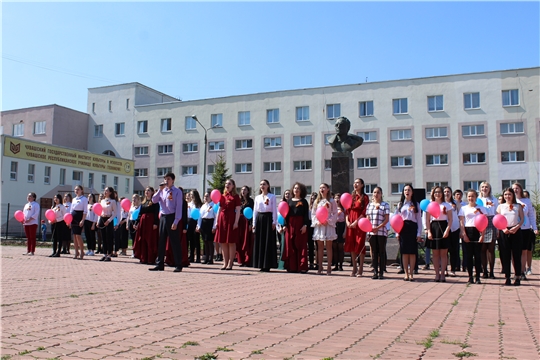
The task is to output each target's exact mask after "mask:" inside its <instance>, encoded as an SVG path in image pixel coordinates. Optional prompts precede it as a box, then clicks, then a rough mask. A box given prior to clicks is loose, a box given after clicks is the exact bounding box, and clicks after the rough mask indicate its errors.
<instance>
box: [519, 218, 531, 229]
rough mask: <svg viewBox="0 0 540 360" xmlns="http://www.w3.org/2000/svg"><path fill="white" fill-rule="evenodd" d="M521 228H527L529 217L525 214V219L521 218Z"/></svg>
mask: <svg viewBox="0 0 540 360" xmlns="http://www.w3.org/2000/svg"><path fill="white" fill-rule="evenodd" d="M521 227H522V228H523V229H529V228H530V226H529V218H528V217H526V216H525V219H524V220H523V225H521Z"/></svg>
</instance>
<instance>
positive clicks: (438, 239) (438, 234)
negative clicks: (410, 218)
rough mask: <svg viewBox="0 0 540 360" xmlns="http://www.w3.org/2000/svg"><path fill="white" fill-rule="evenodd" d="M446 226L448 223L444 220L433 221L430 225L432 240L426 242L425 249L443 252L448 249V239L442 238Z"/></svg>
mask: <svg viewBox="0 0 540 360" xmlns="http://www.w3.org/2000/svg"><path fill="white" fill-rule="evenodd" d="M447 226H448V221H446V220H433V221H432V222H431V224H430V229H431V237H432V238H433V239H432V240H430V239H427V240H426V247H427V248H428V249H433V250H444V249H448V246H449V244H450V237H447V238H443V235H444V231H445V230H446V227H447Z"/></svg>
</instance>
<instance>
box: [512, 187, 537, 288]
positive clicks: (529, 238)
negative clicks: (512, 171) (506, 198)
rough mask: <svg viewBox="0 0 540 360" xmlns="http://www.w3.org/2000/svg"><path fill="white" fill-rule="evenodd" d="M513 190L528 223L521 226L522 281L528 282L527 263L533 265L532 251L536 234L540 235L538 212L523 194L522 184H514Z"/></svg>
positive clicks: (529, 271) (529, 270)
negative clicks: (539, 230)
mask: <svg viewBox="0 0 540 360" xmlns="http://www.w3.org/2000/svg"><path fill="white" fill-rule="evenodd" d="M512 189H513V190H514V193H515V194H516V200H517V202H518V203H520V204H521V206H523V216H524V218H526V219H527V221H525V222H523V225H521V234H522V237H523V242H522V247H521V249H522V250H523V252H522V253H521V270H522V274H521V278H522V280H527V278H526V276H525V272H526V271H525V268H526V265H527V262H529V264H531V263H532V250H533V249H534V244H535V242H536V234H538V227H537V225H536V211H535V209H534V206H533V205H532V202H531V200H530V199H528V198H526V197H525V196H524V194H523V187H522V186H521V184H520V183H514V184H512ZM527 272H528V273H529V275H530V274H531V269H530V268H529V269H528V271H527Z"/></svg>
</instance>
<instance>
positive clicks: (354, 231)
mask: <svg viewBox="0 0 540 360" xmlns="http://www.w3.org/2000/svg"><path fill="white" fill-rule="evenodd" d="M353 189H354V190H353V192H352V193H351V196H352V205H351V208H350V209H346V211H345V214H346V217H345V224H346V226H347V232H346V233H345V248H344V251H345V252H349V253H351V260H352V266H353V270H352V273H351V276H358V277H360V276H362V273H363V269H364V257H365V256H366V233H365V232H363V231H362V230H360V228H359V227H358V220H360V219H361V218H363V217H366V209H367V207H368V205H369V197H368V196H367V195H366V193H365V192H364V180H362V179H360V178H357V179H355V180H354V183H353ZM358 255H360V258H359V259H360V264H358V266H357V263H356V258H357V257H358Z"/></svg>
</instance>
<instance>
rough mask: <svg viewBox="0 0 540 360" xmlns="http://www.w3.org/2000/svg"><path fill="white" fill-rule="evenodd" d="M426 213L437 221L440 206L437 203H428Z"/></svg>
mask: <svg viewBox="0 0 540 360" xmlns="http://www.w3.org/2000/svg"><path fill="white" fill-rule="evenodd" d="M427 212H428V213H429V215H431V216H433V217H434V218H435V219H438V218H439V216H440V215H441V206H440V205H439V203H438V202H436V201H432V202H430V203H429V205H428V207H427Z"/></svg>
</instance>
